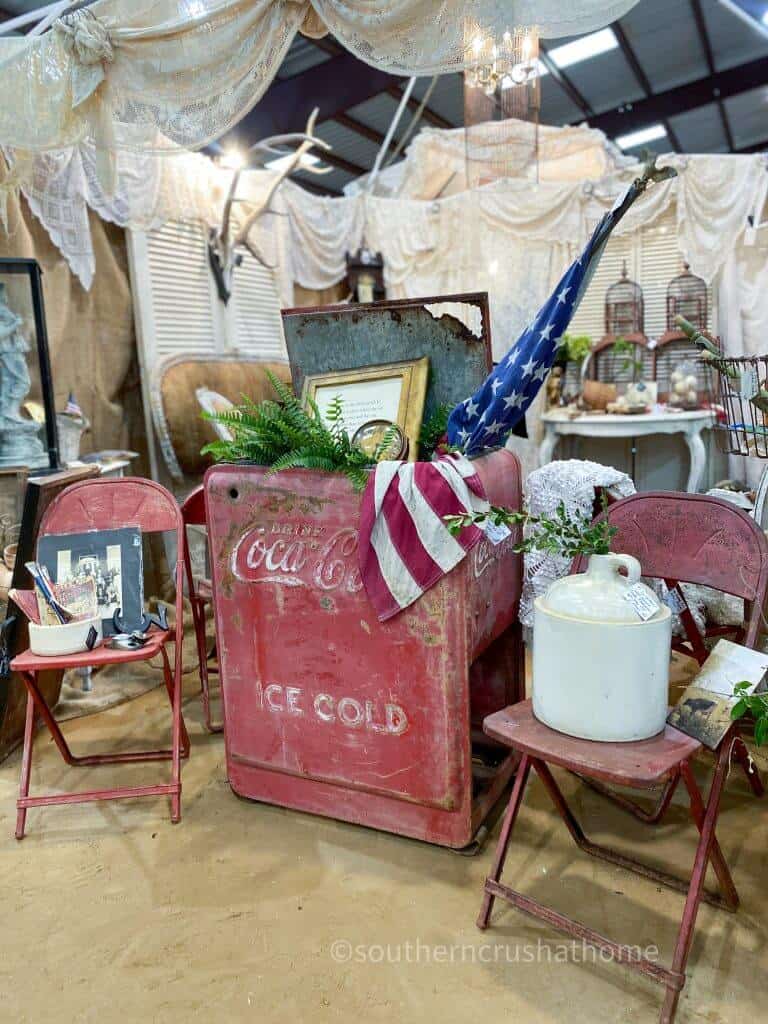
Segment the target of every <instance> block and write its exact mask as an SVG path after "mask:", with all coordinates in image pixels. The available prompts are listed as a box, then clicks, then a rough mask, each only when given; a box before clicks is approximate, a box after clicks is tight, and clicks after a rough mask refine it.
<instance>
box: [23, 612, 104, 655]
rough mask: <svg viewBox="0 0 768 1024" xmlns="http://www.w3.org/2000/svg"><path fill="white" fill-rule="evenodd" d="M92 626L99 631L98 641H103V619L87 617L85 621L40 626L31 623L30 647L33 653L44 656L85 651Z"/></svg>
mask: <svg viewBox="0 0 768 1024" xmlns="http://www.w3.org/2000/svg"><path fill="white" fill-rule="evenodd" d="M91 626H93V628H94V629H95V630H96V632H97V633H98V637H97V639H96V643H97V644H99V643H100V642H101V619H100V618H97V619H86V620H84V621H83V622H67V623H64V624H63V625H61V626H38V625H37V623H35V622H30V623H29V648H30V650H31V651H32V653H33V654H37V655H39V656H40V657H43V658H55V657H61V656H62V655H64V654H80V652H81V651H85V650H87V649H88V648H87V647H86V644H85V641H86V640H87V639H88V633H89V632H90V629H91Z"/></svg>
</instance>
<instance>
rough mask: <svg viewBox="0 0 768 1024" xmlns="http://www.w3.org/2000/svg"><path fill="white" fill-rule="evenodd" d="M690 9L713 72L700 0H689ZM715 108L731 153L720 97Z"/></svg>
mask: <svg viewBox="0 0 768 1024" xmlns="http://www.w3.org/2000/svg"><path fill="white" fill-rule="evenodd" d="M691 10H692V13H693V18H694V21H695V22H696V30H697V31H698V33H699V39H700V40H701V46H702V49H703V50H704V56H705V57H706V59H707V67H708V68H709V73H710V75H714V74H715V57H714V54H713V52H712V41H711V40H710V38H709V31H708V29H707V23H706V21H705V19H704V12H703V11H702V9H701V0H691ZM717 109H718V112H719V114H720V123H721V124H722V126H723V134H724V135H725V138H726V141H727V143H728V149H729V150H730V151H731V152H732V153H733V152H734V150H735V148H736V146H735V143H734V141H733V132H732V131H731V123H730V121H729V120H728V112H727V110H726V109H725V104H724V103H723V101H722V100H721V99H718V101H717Z"/></svg>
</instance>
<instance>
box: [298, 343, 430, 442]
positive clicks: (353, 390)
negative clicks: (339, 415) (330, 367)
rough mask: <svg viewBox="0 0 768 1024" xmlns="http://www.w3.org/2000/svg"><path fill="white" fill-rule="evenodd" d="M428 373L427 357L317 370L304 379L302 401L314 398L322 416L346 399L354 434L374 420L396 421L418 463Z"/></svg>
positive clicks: (347, 418)
mask: <svg viewBox="0 0 768 1024" xmlns="http://www.w3.org/2000/svg"><path fill="white" fill-rule="evenodd" d="M428 376H429V359H428V357H427V356H424V357H422V358H421V359H409V360H406V361H404V362H401V363H383V364H381V365H380V366H363V367H360V368H359V369H356V370H338V371H334V372H333V373H316V374H312V375H307V376H306V377H305V378H304V387H303V389H302V393H301V400H302V402H303V403H304V405H305V406H306V405H307V404H308V400H309V399H312V401H313V402H315V403H316V404H317V406H318V408H319V410H320V414H321V415H322V414H323V410H324V409H326V408H327V407H328V405H329V404H330V402H331V401H333V399H334V398H335V397H336V396H337V395H340V396H341V397H342V399H343V400H344V413H345V415H344V426H345V427H346V428H347V432H348V433H349V436H350V437H352V436H353V435H354V433H355V431H356V430H357V429H358V428H359V427H361V426H362V425H363V423H367V422H369V421H370V420H389V421H390V422H391V423H396V424H397V425H398V427H400V429H401V430H402V431H403V433H404V434H405V436H406V437H407V438H408V460H409V462H415V461H416V459H417V458H418V454H419V434H420V432H421V421H422V417H423V415H424V400H425V398H426V394H427V378H428Z"/></svg>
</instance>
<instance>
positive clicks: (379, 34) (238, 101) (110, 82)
mask: <svg viewBox="0 0 768 1024" xmlns="http://www.w3.org/2000/svg"><path fill="white" fill-rule="evenodd" d="M636 2H637V0H570V2H569V3H561V2H560V0H505V2H501V0H389V2H387V3H381V2H379V0H311V2H310V0H96V2H95V3H93V4H92V5H90V6H89V7H88V8H87V9H80V10H77V11H73V12H68V13H65V14H64V15H63V16H62V17H61V18H60V19H59V20H58V21H57V22H55V23H54V27H53V30H52V31H49V32H46V33H44V34H43V35H41V36H34V37H27V38H25V39H24V40H22V41H18V40H7V39H0V95H2V96H3V97H4V98H5V100H6V101H5V102H3V104H2V106H1V107H0V145H2V146H4V147H11V148H14V149H21V150H46V149H60V148H62V147H66V146H70V145H73V144H75V143H77V142H79V141H81V140H82V139H84V138H86V137H90V138H92V139H93V140H95V141H96V143H97V144H98V145H99V146H101V147H110V148H111V147H112V146H115V145H117V144H118V141H117V136H116V135H113V134H112V133H111V132H110V130H109V128H108V126H107V122H108V121H109V122H118V123H120V124H125V125H132V126H135V127H137V128H141V129H144V134H143V135H141V134H139V135H134V136H133V142H134V144H136V145H143V146H147V145H149V144H150V143H151V141H152V139H153V138H154V137H155V132H156V130H157V131H159V132H160V133H162V135H163V136H165V138H167V139H170V140H172V141H173V142H175V143H177V144H178V145H180V146H184V147H185V148H189V149H196V148H199V147H201V146H204V145H206V144H207V143H208V142H210V141H211V140H213V139H215V138H218V137H219V136H220V135H222V134H223V133H224V132H226V131H227V130H228V129H229V128H231V127H232V126H233V125H234V124H235V123H236V122H237V121H238V120H239V119H240V118H241V117H242V116H243V115H244V114H245V113H246V112H247V111H248V110H250V108H251V107H252V106H253V105H254V104H255V103H257V102H258V100H259V98H260V97H261V96H262V94H263V93H264V91H265V90H266V88H267V87H268V86H269V84H270V82H271V81H272V79H273V78H274V76H275V73H276V71H277V69H278V67H279V66H280V63H281V61H282V59H283V57H284V55H285V53H286V51H287V49H288V47H289V46H290V44H291V41H292V39H293V37H294V35H295V34H296V32H297V31H300V30H302V29H303V30H304V31H306V32H307V33H308V34H309V35H319V34H321V33H322V32H324V31H325V30H326V29H327V30H328V31H330V32H332V33H333V35H334V36H335V37H336V38H337V39H338V40H339V41H340V42H341V43H342V44H343V45H344V46H346V47H347V48H348V49H349V50H351V51H352V52H353V53H354V54H356V55H357V56H358V57H360V58H361V59H362V60H364V61H366V62H368V63H370V64H373V65H375V66H376V67H379V68H384V69H386V70H389V71H392V72H394V73H396V74H403V75H411V74H426V73H442V72H447V71H453V70H456V69H457V68H459V67H461V65H462V63H463V60H464V49H465V34H466V32H467V30H468V26H469V25H475V24H477V25H481V26H482V28H483V30H485V31H488V32H492V33H501V32H503V31H505V30H506V29H509V28H514V27H515V26H516V25H525V24H527V25H532V24H536V25H538V27H539V31H540V32H541V34H542V35H544V36H565V35H572V34H577V33H581V32H588V31H591V30H592V29H595V28H597V27H599V26H601V25H604V24H607V23H608V22H610V21H613V20H614V19H615V18H618V17H620V16H621V15H623V14H624V13H626V11H628V10H629V9H630V8H631V7H633V6H634V5H635V3H636ZM8 98H12V101H11V102H8ZM110 170H111V171H113V170H114V168H113V167H110Z"/></svg>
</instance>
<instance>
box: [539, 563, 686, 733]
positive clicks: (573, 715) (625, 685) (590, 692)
mask: <svg viewBox="0 0 768 1024" xmlns="http://www.w3.org/2000/svg"><path fill="white" fill-rule="evenodd" d="M621 569H625V570H626V573H627V575H626V576H624V575H621V572H620V570H621ZM640 576H641V568H640V563H639V562H638V560H637V559H636V558H633V557H632V556H631V555H615V554H609V555H592V556H591V558H590V560H589V566H588V568H587V571H586V572H585V573H583V574H580V575H576V576H566V577H565V578H564V579H561V580H556V581H555V582H554V583H553V584H552V586H551V587H550V588H549V590H548V591H547V593H546V594H544V595H543V596H542V597H539V598H537V599H536V601H535V604H534V609H535V610H534V631H533V711H534V714H535V715H536V717H537V718H538V719H539V720H540V721H542V722H544V723H545V724H546V725H549V726H550V727H551V728H553V729H557V730H559V731H560V732H564V733H567V734H568V735H570V736H578V737H581V738H582V739H590V740H605V741H613V742H617V741H628V740H640V739H647V738H648V737H649V736H655V735H656V733H658V732H661V730H662V729H663V728H664V723H665V721H666V717H667V702H668V689H669V658H670V644H671V640H672V613H671V612H670V610H669V608H667V606H666V605H663V604H662V603H661V602H660V601H659V600H658V598H657V597H656V595H655V594H654V593H653V591H652V590H651V589H650V587H646V586H645V584H644V583H641V582H640ZM630 588H634V590H635V592H638V591H639V592H640V593H641V594H642V596H644V597H645V599H646V601H647V602H648V606H649V609H655V611H653V614H652V615H651V616H650V618H648V619H647V620H645V621H644V620H643V619H642V618H641V617H640V615H639V614H638V612H637V611H636V610H635V608H634V606H633V604H631V603H630V601H629V600H627V597H626V594H627V592H628V591H629V589H630Z"/></svg>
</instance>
